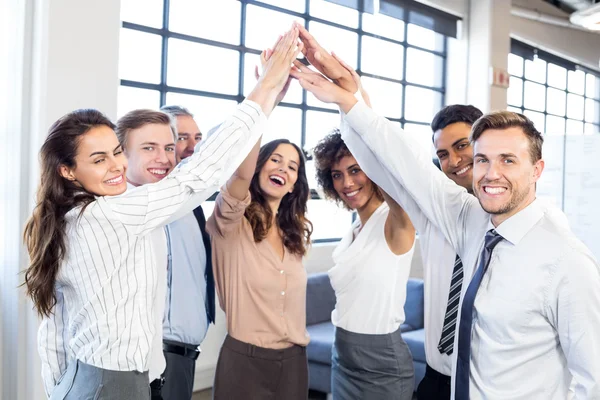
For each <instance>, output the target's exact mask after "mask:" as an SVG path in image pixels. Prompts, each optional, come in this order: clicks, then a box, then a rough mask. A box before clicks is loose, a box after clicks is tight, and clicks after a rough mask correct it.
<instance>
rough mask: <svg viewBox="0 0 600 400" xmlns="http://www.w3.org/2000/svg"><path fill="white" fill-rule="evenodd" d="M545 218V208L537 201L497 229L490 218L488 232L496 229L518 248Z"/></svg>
mask: <svg viewBox="0 0 600 400" xmlns="http://www.w3.org/2000/svg"><path fill="white" fill-rule="evenodd" d="M543 216H544V208H543V206H542V204H541V203H540V202H539V201H538V200H537V199H535V200H533V202H532V203H531V204H530V205H528V206H527V207H525V208H524V209H523V210H521V211H519V212H518V213H516V214H515V215H513V216H512V217H510V218H508V219H507V220H506V221H504V222H502V223H501V224H500V225H498V226H497V227H495V228H494V225H493V224H492V219H491V218H490V221H489V222H488V230H490V229H495V230H496V232H498V233H499V234H500V235H501V236H502V237H503V238H504V239H505V240H507V241H509V242H510V243H512V244H513V245H515V246H516V245H517V244H519V242H520V241H521V239H523V237H524V236H525V235H526V234H527V232H529V231H530V230H531V229H532V228H533V226H534V225H535V224H536V223H537V222H538V221H539V220H540V219H541V218H542V217H543Z"/></svg>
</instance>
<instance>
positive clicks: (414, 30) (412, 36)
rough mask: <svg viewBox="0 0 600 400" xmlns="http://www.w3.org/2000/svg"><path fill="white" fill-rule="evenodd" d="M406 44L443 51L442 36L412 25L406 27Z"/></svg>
mask: <svg viewBox="0 0 600 400" xmlns="http://www.w3.org/2000/svg"><path fill="white" fill-rule="evenodd" d="M406 34H407V36H408V37H407V39H408V43H410V44H412V45H414V46H419V47H423V48H424V49H429V50H435V51H444V35H441V34H439V33H437V32H434V31H432V30H430V29H427V28H423V27H420V26H418V25H414V24H408V26H407V32H406Z"/></svg>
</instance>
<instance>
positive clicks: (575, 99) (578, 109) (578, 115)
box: [567, 93, 584, 120]
mask: <svg viewBox="0 0 600 400" xmlns="http://www.w3.org/2000/svg"><path fill="white" fill-rule="evenodd" d="M583 104H584V103H583V97H581V96H577V95H574V94H571V93H569V95H568V96H567V117H569V118H573V119H579V120H582V119H583Z"/></svg>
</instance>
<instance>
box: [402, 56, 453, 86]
mask: <svg viewBox="0 0 600 400" xmlns="http://www.w3.org/2000/svg"><path fill="white" fill-rule="evenodd" d="M443 66H444V59H443V58H442V57H440V56H436V55H434V54H432V53H428V52H426V51H422V50H417V49H413V48H408V49H406V80H407V81H409V82H413V83H418V84H420V85H425V86H432V87H442V78H443V73H442V71H443V68H444V67H443Z"/></svg>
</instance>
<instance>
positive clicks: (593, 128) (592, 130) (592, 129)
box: [585, 124, 600, 135]
mask: <svg viewBox="0 0 600 400" xmlns="http://www.w3.org/2000/svg"><path fill="white" fill-rule="evenodd" d="M597 133H600V126H599V125H594V124H585V134H586V135H595V134H597Z"/></svg>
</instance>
